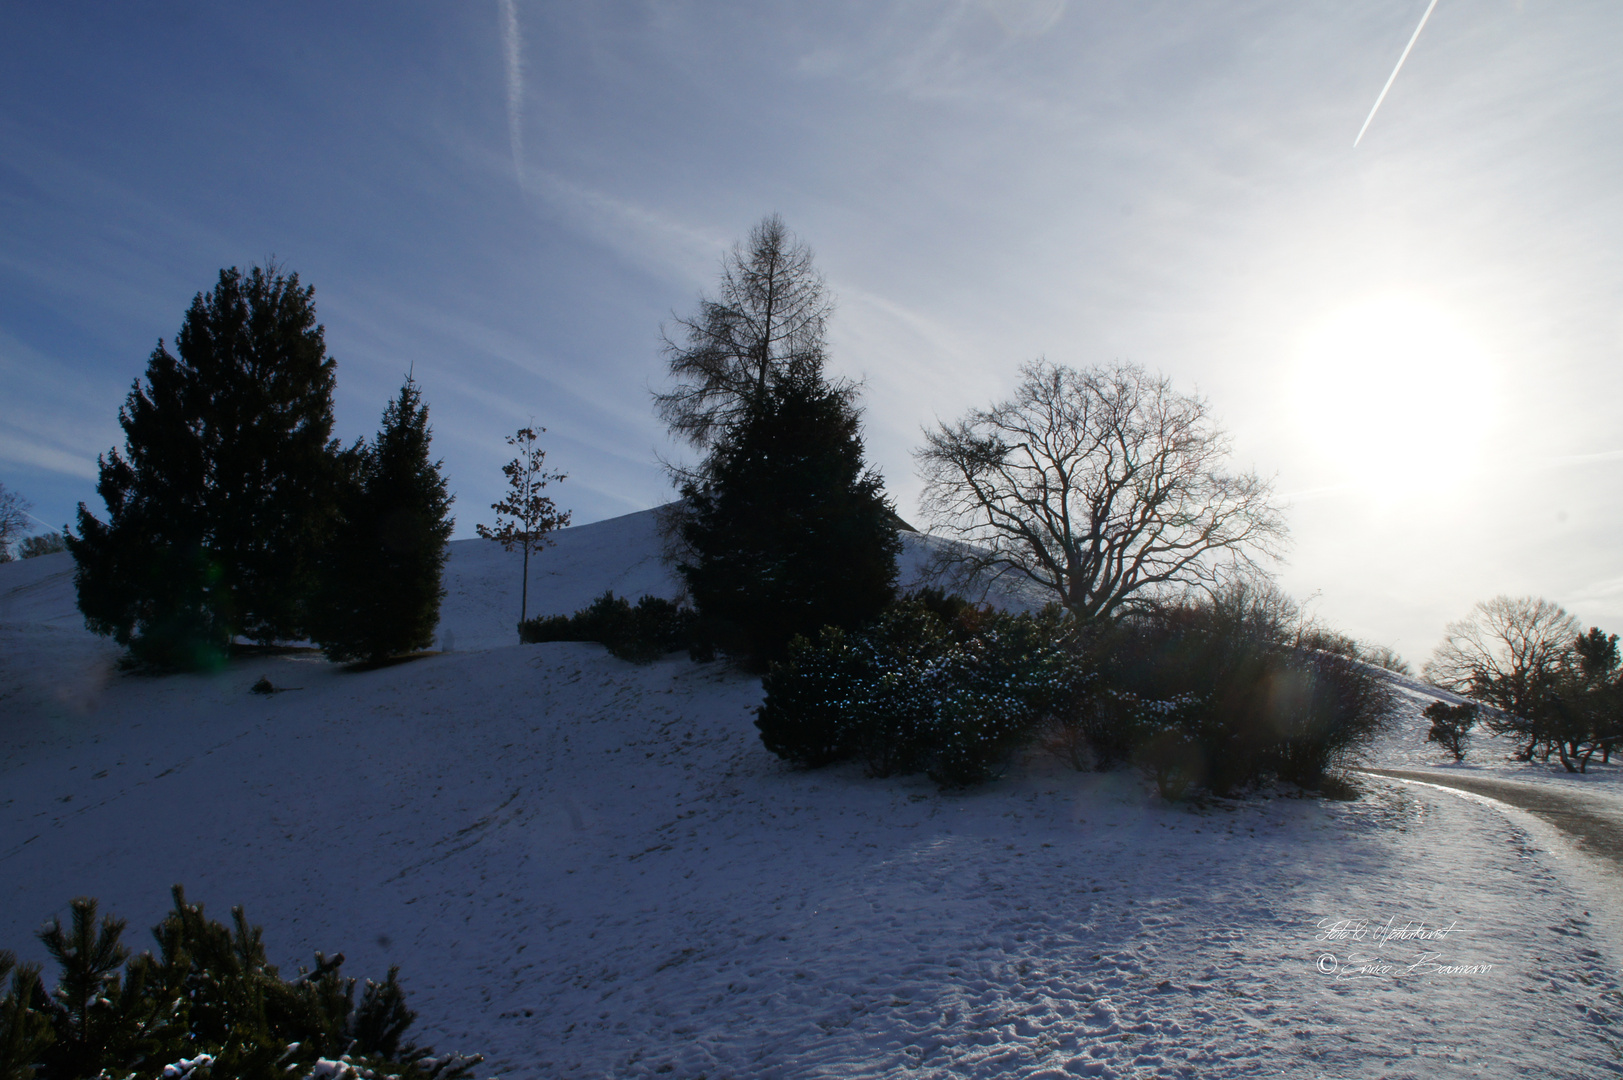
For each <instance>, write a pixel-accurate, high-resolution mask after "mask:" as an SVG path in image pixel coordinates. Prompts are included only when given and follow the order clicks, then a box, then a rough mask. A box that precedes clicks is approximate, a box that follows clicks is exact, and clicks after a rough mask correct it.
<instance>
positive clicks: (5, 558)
mask: <svg viewBox="0 0 1623 1080" xmlns="http://www.w3.org/2000/svg"><path fill="white" fill-rule="evenodd" d="M32 508H33V507H32V505H31V504H30V503H29V501H28V500H27V499H25V498H23V497H22V496H21V495H20V494H18V493H17V492H15V491H9V490H7V488H6V485H4V484H0V563H6V562H11V561H13V560H14V559H34V558H38V557H39V556H41V555H55V554H56V553H57V552H59V551H62V550H64V544H63V540H62V534H61V533H57V532H46V533H37V534H35V535H33V536H29V535H27V534H28V532H29V530H30V529H31V528H32V526H31V525H30V524H29V522H30V521H31V519H32V518H33V515H32V514H30V513H29V510H31V509H32ZM14 549H15V550H14Z"/></svg>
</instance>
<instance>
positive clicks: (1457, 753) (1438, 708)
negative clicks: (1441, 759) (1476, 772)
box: [1420, 701, 1477, 761]
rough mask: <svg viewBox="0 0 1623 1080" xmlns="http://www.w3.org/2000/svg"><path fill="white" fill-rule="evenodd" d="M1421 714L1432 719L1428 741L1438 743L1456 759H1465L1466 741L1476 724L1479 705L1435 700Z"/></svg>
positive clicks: (1427, 736)
mask: <svg viewBox="0 0 1623 1080" xmlns="http://www.w3.org/2000/svg"><path fill="white" fill-rule="evenodd" d="M1420 715H1421V716H1424V717H1425V718H1426V719H1427V720H1430V721H1431V730H1430V731H1428V732H1426V741H1427V742H1434V743H1437V744H1438V745H1439V746H1441V747H1442V748H1443V749H1444V750H1447V751H1448V752H1449V753H1451V754H1453V755H1454V760H1455V761H1464V760H1465V742H1466V740H1467V739H1469V738H1470V736H1471V728H1472V727H1474V726H1475V725H1476V715H1477V706H1476V705H1474V704H1470V703H1466V704H1464V705H1450V704H1448V703H1447V702H1446V701H1434V702H1432V703H1431V704H1430V705H1427V706H1426V708H1425V710H1424V711H1423V712H1422V713H1421V714H1420Z"/></svg>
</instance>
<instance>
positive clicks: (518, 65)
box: [496, 0, 524, 183]
mask: <svg viewBox="0 0 1623 1080" xmlns="http://www.w3.org/2000/svg"><path fill="white" fill-rule="evenodd" d="M496 2H497V4H498V5H499V6H500V7H501V12H502V52H503V54H505V56H506V58H507V143H508V146H509V148H510V149H511V150H512V152H513V171H514V172H516V173H518V177H519V181H520V182H521V183H522V182H523V180H524V57H523V55H522V52H521V50H522V48H523V45H524V42H523V40H522V39H521V38H520V37H519V32H518V8H517V7H516V6H515V5H514V3H513V0H496Z"/></svg>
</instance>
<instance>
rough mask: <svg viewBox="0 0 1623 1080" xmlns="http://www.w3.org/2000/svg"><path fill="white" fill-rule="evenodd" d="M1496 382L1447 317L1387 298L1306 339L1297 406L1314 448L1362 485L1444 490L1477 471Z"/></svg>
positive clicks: (1350, 311) (1343, 314) (1411, 301)
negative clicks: (1438, 487) (1437, 488)
mask: <svg viewBox="0 0 1623 1080" xmlns="http://www.w3.org/2000/svg"><path fill="white" fill-rule="evenodd" d="M1492 384H1493V373H1492V366H1491V365H1490V363H1489V361H1488V358H1487V356H1486V354H1485V353H1484V351H1483V350H1482V348H1481V347H1480V346H1479V345H1478V344H1477V342H1476V341H1475V340H1473V338H1472V337H1471V335H1470V334H1468V333H1467V332H1466V331H1465V330H1464V329H1462V328H1461V327H1460V325H1459V324H1458V323H1457V322H1456V320H1454V319H1453V318H1451V317H1450V316H1449V315H1448V313H1447V312H1445V311H1444V310H1442V309H1441V308H1438V307H1435V306H1433V305H1431V304H1428V303H1426V302H1424V301H1422V300H1419V299H1416V298H1414V297H1410V296H1402V295H1394V296H1383V297H1377V298H1374V299H1370V300H1366V301H1363V302H1361V303H1358V304H1355V305H1353V306H1351V307H1348V308H1345V309H1343V310H1342V311H1340V312H1338V313H1336V314H1335V315H1333V316H1331V317H1330V318H1329V319H1327V320H1325V321H1324V322H1323V323H1322V324H1320V325H1319V326H1318V327H1317V328H1316V329H1315V330H1314V331H1313V332H1312V333H1311V334H1310V335H1309V336H1308V339H1307V341H1306V342H1305V344H1304V346H1303V348H1302V352H1301V358H1300V366H1299V369H1298V379H1297V385H1296V394H1295V402H1294V409H1295V413H1296V416H1297V419H1298V421H1299V423H1300V426H1301V428H1302V431H1303V433H1304V434H1305V435H1306V436H1307V438H1308V439H1309V440H1310V441H1311V442H1312V443H1313V445H1315V446H1316V447H1317V448H1318V449H1319V451H1320V452H1321V453H1322V454H1323V455H1324V456H1326V457H1327V458H1329V459H1330V460H1331V461H1332V462H1334V463H1335V464H1336V465H1337V466H1339V467H1340V468H1341V469H1342V470H1343V471H1345V472H1346V473H1347V474H1349V476H1350V477H1351V478H1352V479H1354V480H1356V481H1358V482H1360V483H1364V484H1368V485H1370V486H1372V487H1375V488H1381V489H1386V490H1401V489H1410V488H1414V487H1420V486H1427V487H1431V486H1439V485H1447V484H1449V483H1450V482H1452V481H1454V480H1457V479H1459V478H1461V477H1463V476H1464V475H1465V474H1467V473H1468V472H1470V471H1472V470H1473V469H1474V467H1475V465H1476V462H1477V460H1478V457H1479V455H1480V453H1481V449H1482V441H1483V434H1484V432H1485V430H1486V427H1487V421H1488V419H1489V413H1490V412H1491V410H1492V407H1493V385H1492Z"/></svg>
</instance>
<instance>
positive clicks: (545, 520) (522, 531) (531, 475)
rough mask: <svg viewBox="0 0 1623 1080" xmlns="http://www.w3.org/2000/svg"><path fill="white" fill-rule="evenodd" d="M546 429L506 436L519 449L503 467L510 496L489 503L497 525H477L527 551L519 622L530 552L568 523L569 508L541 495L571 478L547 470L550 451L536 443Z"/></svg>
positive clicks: (524, 609) (487, 535) (526, 603)
mask: <svg viewBox="0 0 1623 1080" xmlns="http://www.w3.org/2000/svg"><path fill="white" fill-rule="evenodd" d="M546 430H547V429H546V428H542V429H541V430H540V432H537V431H536V429H535V428H529V427H523V428H519V429H518V431H516V432H515V433H513V434H512V435H509V436H507V445H508V446H513V447H517V448H518V457H516V458H514V459H513V460H512V461H509V462H508V463H507V464H506V465H503V466H502V473H503V474H504V475H505V476H506V477H507V497H506V498H504V499H503V500H502V501H501V502H496V503H491V504H490V508H491V509H492V510H494V511H496V515H497V517H496V524H495V526H494V527H492V526H489V525H475V526H474V530H475V531H476V532H478V533H479V535H480V536H481V537H482V538H484V539H486V540H494V541H496V543H498V544H500V545H501V546H502V547H503V548H504V549H505V550H507V551H512V550H513V549H514V548H518V549H519V550H520V551H522V552H523V553H524V566H523V569H522V570H521V571H520V578H519V582H520V584H519V601H518V621H519V622H520V624H522V623H524V622H525V621H526V620H527V619H528V617H529V613H530V552H532V551H540V550H542V549H543V548H545V547H546V546H547V545H548V544H550V543H552V537H551V535H550V534H551V533H552V531H553V530H554V529H562V528H567V527H568V525H569V511H568V510H564V511H560V510H559V509H558V507H557V504H555V503H554V502H553V501H552V498H551V497H550V496H548V495H543V494H541V492H542V491H543V490H544V489H545V488H546V486H547V483H548V482H549V481H558V482H560V483H561V482H562V481H564V480H567V479H568V477H567V476H566V475H565V474H564V473H549V472H547V470H546V462H547V452H546V451H545V450H543V449H541V448H540V447H539V446H537V445H536V444H535V443H536V436H537V435H538V434H544V433H545V432H546Z"/></svg>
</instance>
